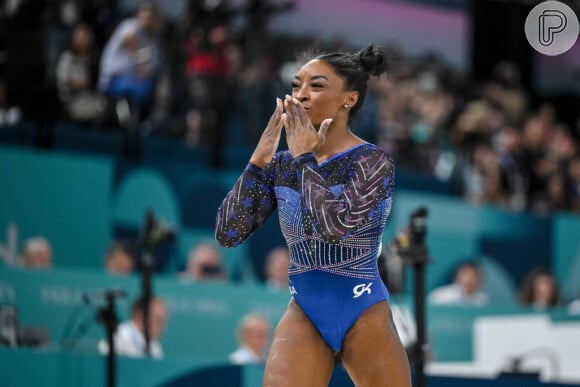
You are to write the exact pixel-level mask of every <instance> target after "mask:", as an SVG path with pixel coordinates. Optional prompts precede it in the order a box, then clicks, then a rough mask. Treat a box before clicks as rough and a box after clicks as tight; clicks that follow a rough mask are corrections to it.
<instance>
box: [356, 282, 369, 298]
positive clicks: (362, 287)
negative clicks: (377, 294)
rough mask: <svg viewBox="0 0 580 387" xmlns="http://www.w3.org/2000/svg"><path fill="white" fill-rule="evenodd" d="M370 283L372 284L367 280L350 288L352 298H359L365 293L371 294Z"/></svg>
mask: <svg viewBox="0 0 580 387" xmlns="http://www.w3.org/2000/svg"><path fill="white" fill-rule="evenodd" d="M372 284H373V283H372V282H369V283H368V284H359V285H356V286H355V287H354V288H352V292H353V293H354V296H352V298H359V297H360V296H362V295H363V294H365V293H368V294H371V285H372Z"/></svg>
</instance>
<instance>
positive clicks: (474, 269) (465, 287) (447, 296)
mask: <svg viewBox="0 0 580 387" xmlns="http://www.w3.org/2000/svg"><path fill="white" fill-rule="evenodd" d="M482 283H483V273H482V272H481V268H480V267H479V265H478V264H477V263H476V262H474V261H465V262H463V263H461V264H460V265H459V267H458V268H457V270H456V272H455V278H454V282H453V283H452V284H450V285H444V286H441V287H438V288H435V289H433V290H432V291H431V292H430V293H429V296H428V302H429V303H430V304H431V305H457V306H485V305H487V304H488V303H489V296H488V295H487V294H486V293H485V292H484V291H483V290H482V289H481V287H482Z"/></svg>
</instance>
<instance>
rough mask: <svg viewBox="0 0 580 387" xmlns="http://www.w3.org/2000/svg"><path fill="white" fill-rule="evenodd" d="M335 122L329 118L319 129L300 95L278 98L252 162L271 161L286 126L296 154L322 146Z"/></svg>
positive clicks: (289, 145)
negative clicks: (298, 97)
mask: <svg viewBox="0 0 580 387" xmlns="http://www.w3.org/2000/svg"><path fill="white" fill-rule="evenodd" d="M330 124H332V119H330V118H328V119H326V120H324V121H322V123H321V124H320V128H319V130H318V131H317V130H316V128H315V127H314V125H313V124H312V122H311V121H310V118H309V117H308V113H307V112H306V110H305V109H304V106H302V104H301V103H300V101H298V100H297V99H296V98H293V97H291V96H289V95H286V97H285V99H284V101H282V100H281V99H280V98H277V99H276V109H275V110H274V113H273V114H272V116H271V117H270V120H269V121H268V125H267V126H266V129H265V130H264V132H263V133H262V136H261V137H260V140H259V141H258V145H257V146H256V149H255V150H254V153H253V154H252V157H251V158H250V162H251V163H252V164H254V165H257V166H259V167H264V166H266V164H268V163H269V162H270V161H271V160H272V157H274V154H275V153H276V151H277V150H278V144H279V143H280V135H281V134H282V127H284V128H285V130H286V142H287V144H288V149H289V150H290V154H291V155H292V157H297V156H300V155H302V154H304V153H309V152H313V153H316V151H317V150H318V149H319V147H320V146H321V145H323V144H324V142H325V140H326V132H327V131H328V128H329V127H330Z"/></svg>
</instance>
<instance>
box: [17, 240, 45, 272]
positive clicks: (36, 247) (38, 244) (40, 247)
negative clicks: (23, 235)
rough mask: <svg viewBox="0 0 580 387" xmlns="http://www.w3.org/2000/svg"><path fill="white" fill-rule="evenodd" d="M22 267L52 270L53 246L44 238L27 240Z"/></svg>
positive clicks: (22, 257)
mask: <svg viewBox="0 0 580 387" xmlns="http://www.w3.org/2000/svg"><path fill="white" fill-rule="evenodd" d="M21 260H22V266H23V267H26V268H31V269H50V268H52V246H51V244H50V242H49V241H48V240H47V239H46V238H45V237H42V236H37V237H33V238H30V239H28V240H26V242H25V243H24V249H23V251H22V256H21Z"/></svg>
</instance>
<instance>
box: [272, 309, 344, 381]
mask: <svg viewBox="0 0 580 387" xmlns="http://www.w3.org/2000/svg"><path fill="white" fill-rule="evenodd" d="M333 366H334V352H333V351H332V349H331V348H330V347H329V346H328V345H327V344H326V342H325V341H324V340H323V339H322V337H321V336H320V333H319V332H318V331H317V330H316V328H315V327H314V325H313V324H312V322H311V321H310V319H309V318H308V317H307V316H306V315H305V314H304V312H303V311H302V309H300V307H299V306H298V305H297V304H296V302H295V301H294V300H292V301H290V303H289V304H288V308H287V309H286V313H285V314H284V316H282V318H281V319H280V322H279V323H278V325H277V327H276V330H275V331H274V337H273V339H272V345H271V347H270V351H269V354H268V359H267V360H266V369H265V372H264V386H265V387H304V386H308V387H318V386H320V387H327V386H328V383H329V381H330V377H331V375H332V369H333Z"/></svg>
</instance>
